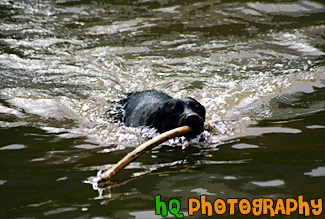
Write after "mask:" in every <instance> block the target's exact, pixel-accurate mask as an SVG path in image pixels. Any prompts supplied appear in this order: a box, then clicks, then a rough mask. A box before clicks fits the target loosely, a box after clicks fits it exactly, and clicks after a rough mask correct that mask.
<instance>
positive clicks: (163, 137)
mask: <svg viewBox="0 0 325 219" xmlns="http://www.w3.org/2000/svg"><path fill="white" fill-rule="evenodd" d="M204 127H205V128H207V127H210V124H209V123H208V122H205V123H204ZM192 131H193V129H192V128H191V127H189V126H182V127H178V128H175V129H172V130H169V131H167V132H164V133H162V134H160V135H158V136H156V137H154V138H152V139H150V140H149V141H147V142H145V143H143V144H141V145H140V146H139V147H137V148H136V149H134V150H133V151H131V152H130V153H128V154H127V155H126V156H125V157H123V158H122V159H121V160H120V161H119V162H118V163H117V164H115V165H114V166H113V167H112V168H111V169H109V170H106V171H105V172H104V173H103V174H102V175H101V178H100V179H99V180H98V181H97V184H102V183H104V182H107V181H108V180H110V179H111V178H112V177H113V176H115V175H116V174H117V173H118V172H120V171H121V170H122V169H123V168H124V167H125V166H127V165H128V164H129V163H130V162H132V161H134V160H135V159H137V158H138V157H140V156H141V155H142V154H143V153H144V152H146V151H147V150H149V149H151V148H153V147H155V146H157V145H159V144H160V143H162V142H164V141H167V140H169V139H171V138H174V137H177V136H182V135H186V134H187V133H190V132H192Z"/></svg>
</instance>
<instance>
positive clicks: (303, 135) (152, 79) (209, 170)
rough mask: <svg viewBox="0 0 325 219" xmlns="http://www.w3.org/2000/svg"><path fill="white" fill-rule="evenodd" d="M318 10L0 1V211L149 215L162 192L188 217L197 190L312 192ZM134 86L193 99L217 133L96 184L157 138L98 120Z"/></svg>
mask: <svg viewBox="0 0 325 219" xmlns="http://www.w3.org/2000/svg"><path fill="white" fill-rule="evenodd" d="M324 18H325V5H324V2H323V1H321V0H319V1H310V0H298V1H291V0H288V1H254V0H250V1H239V0H237V1H223V0H219V1H212V0H201V1H198V0H179V1H174V0H161V1H160V0H138V1H135V0H134V1H132V0H118V1H117V0H116V1H115V0H114V1H108V0H106V1H105V0H94V1H90V0H57V1H54V0H44V1H41V0H39V1H36V0H14V1H12V0H1V1H0V217H1V218H20V217H24V218H154V217H157V218H159V217H158V216H155V201H154V200H155V199H154V197H155V196H156V195H159V194H160V195H161V197H162V200H165V201H168V200H169V199H178V200H179V201H180V203H181V204H182V208H181V211H182V212H183V213H184V214H185V215H186V212H187V209H188V201H187V200H188V199H189V198H199V197H200V195H207V198H208V199H209V200H210V201H213V200H215V199H217V198H222V199H224V200H226V199H227V198H239V199H241V198H247V199H249V200H252V199H254V198H259V197H270V198H272V199H274V200H276V199H277V198H288V197H291V198H297V196H298V195H304V199H305V200H310V199H316V198H324V197H325V189H324V184H325V161H324V159H325V110H324V109H325V65H324V63H325V62H324V57H325V40H324V37H325V20H324ZM145 89H157V90H161V91H164V92H166V93H168V94H170V95H171V96H173V97H186V96H191V97H194V98H196V99H197V100H199V101H200V102H201V103H202V104H203V105H204V106H205V107H206V109H207V120H210V121H212V122H211V123H212V125H213V128H214V129H213V130H212V131H205V132H203V133H202V134H201V135H200V136H198V137H197V138H195V139H192V140H188V139H185V138H183V137H180V138H176V139H173V140H170V141H168V142H166V143H164V144H161V145H159V146H157V147H155V148H154V149H153V150H151V151H149V152H147V153H146V154H144V155H142V157H140V158H139V159H138V160H136V161H135V162H133V163H132V164H130V165H129V166H128V167H127V168H126V169H125V170H123V171H122V172H120V173H119V174H118V175H116V176H115V177H114V178H113V179H112V185H111V187H110V188H107V189H104V190H97V189H96V188H95V187H94V188H93V186H92V184H91V182H92V181H93V179H94V177H96V176H97V174H98V173H99V172H100V170H103V169H107V168H110V167H111V166H112V165H113V164H115V163H116V162H118V160H120V159H121V158H122V157H123V156H124V155H125V154H127V153H128V152H130V151H131V150H133V149H134V148H135V147H136V146H138V145H139V144H141V143H143V142H145V141H146V140H148V139H149V138H151V137H153V136H155V135H157V133H156V132H155V130H152V129H148V128H127V127H124V126H120V125H118V124H115V123H113V122H112V120H111V118H110V115H111V111H112V110H111V109H112V108H114V103H115V102H116V101H118V100H119V99H120V98H121V97H123V93H126V92H131V91H139V90H145ZM295 214H296V216H297V215H298V213H297V212H296V213H295ZM226 215H227V214H226ZM226 215H224V216H226ZM236 215H237V216H239V215H240V214H239V213H238V211H236ZM251 216H252V215H251ZM196 217H200V213H197V214H196ZM247 217H250V216H247Z"/></svg>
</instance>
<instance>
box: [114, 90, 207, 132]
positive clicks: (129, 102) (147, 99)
mask: <svg viewBox="0 0 325 219" xmlns="http://www.w3.org/2000/svg"><path fill="white" fill-rule="evenodd" d="M120 103H121V104H122V109H123V116H122V122H124V124H125V125H126V126H130V127H137V126H149V127H154V128H156V129H157V130H158V132H160V133H162V132H165V131H168V130H171V129H173V128H177V127H180V126H184V125H188V126H190V127H191V128H192V129H193V130H194V131H195V133H200V132H201V131H202V129H203V125H204V121H205V108H204V107H203V106H202V105H201V104H200V103H199V102H198V101H196V100H195V99H193V98H191V97H185V98H181V99H174V98H172V97H171V96H169V95H167V94H165V93H163V92H160V91H156V90H146V91H140V92H133V93H129V94H127V97H126V98H125V99H124V100H122V101H121V102H120Z"/></svg>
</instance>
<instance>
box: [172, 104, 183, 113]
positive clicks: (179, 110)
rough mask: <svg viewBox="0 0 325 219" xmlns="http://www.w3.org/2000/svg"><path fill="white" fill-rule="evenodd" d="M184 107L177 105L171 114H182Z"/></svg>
mask: <svg viewBox="0 0 325 219" xmlns="http://www.w3.org/2000/svg"><path fill="white" fill-rule="evenodd" d="M182 110H183V109H182V106H181V105H178V104H177V105H175V106H174V108H173V109H172V110H171V113H172V114H174V115H176V114H181V113H182Z"/></svg>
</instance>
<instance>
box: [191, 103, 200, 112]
mask: <svg viewBox="0 0 325 219" xmlns="http://www.w3.org/2000/svg"><path fill="white" fill-rule="evenodd" d="M188 106H189V107H190V108H191V109H192V110H194V111H195V112H198V113H199V112H201V107H200V106H199V105H197V104H196V103H194V102H189V103H188Z"/></svg>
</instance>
